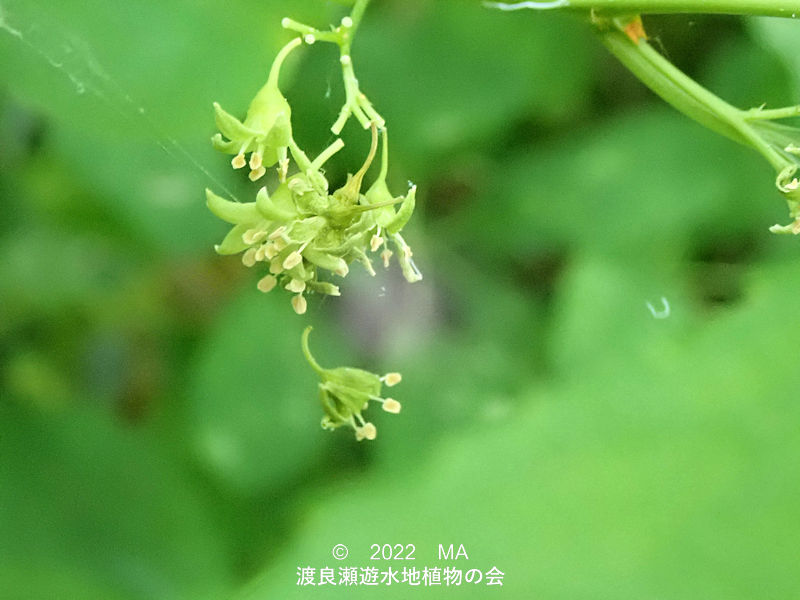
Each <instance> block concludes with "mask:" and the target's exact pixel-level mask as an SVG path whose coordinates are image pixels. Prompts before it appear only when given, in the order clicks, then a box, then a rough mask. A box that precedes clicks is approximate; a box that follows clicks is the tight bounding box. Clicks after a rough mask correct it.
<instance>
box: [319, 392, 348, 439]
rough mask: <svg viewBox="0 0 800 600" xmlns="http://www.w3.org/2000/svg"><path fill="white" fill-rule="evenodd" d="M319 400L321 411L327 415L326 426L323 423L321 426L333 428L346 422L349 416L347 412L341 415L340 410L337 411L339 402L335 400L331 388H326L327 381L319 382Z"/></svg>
mask: <svg viewBox="0 0 800 600" xmlns="http://www.w3.org/2000/svg"><path fill="white" fill-rule="evenodd" d="M319 401H320V404H322V410H323V412H324V413H325V415H326V416H327V417H328V420H327V423H328V425H327V426H326V425H325V424H323V427H325V428H326V429H335V428H336V427H339V426H340V425H343V424H344V423H346V422H347V420H348V419H349V418H350V415H349V414H345V415H343V414H341V412H339V409H340V403H338V402H337V401H336V396H334V395H333V393H332V392H331V390H330V389H329V388H328V384H327V383H320V384H319ZM343 408H346V407H343ZM323 421H324V419H323Z"/></svg>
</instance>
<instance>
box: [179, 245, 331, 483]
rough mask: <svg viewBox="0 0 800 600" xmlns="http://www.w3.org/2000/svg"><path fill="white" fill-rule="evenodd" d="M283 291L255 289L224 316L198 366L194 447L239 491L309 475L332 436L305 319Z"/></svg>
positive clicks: (192, 387) (194, 389) (193, 398)
mask: <svg viewBox="0 0 800 600" xmlns="http://www.w3.org/2000/svg"><path fill="white" fill-rule="evenodd" d="M220 260H224V259H220ZM229 260H232V259H229ZM281 291H282V290H277V291H276V292H274V293H272V294H267V295H265V294H262V293H261V292H258V291H256V289H255V284H253V285H252V286H248V287H247V289H246V290H244V291H243V293H242V294H241V296H240V297H239V298H237V300H236V301H235V302H233V303H232V304H231V305H230V306H228V307H227V308H226V310H225V312H224V313H223V314H222V315H221V316H220V318H219V320H218V321H217V322H216V324H215V325H214V327H213V329H212V331H211V332H210V334H209V335H208V337H207V338H206V340H205V341H204V343H203V344H202V347H201V348H200V350H199V353H198V356H197V358H196V361H195V363H194V365H193V367H192V371H191V372H192V375H191V385H190V400H191V403H190V412H191V415H190V419H191V425H190V427H191V431H192V434H191V435H192V442H193V446H194V448H195V450H196V453H197V456H198V457H199V458H200V460H201V462H202V464H203V465H204V466H205V467H206V468H207V469H208V470H209V472H210V473H211V474H213V476H214V477H215V478H216V479H218V480H219V481H221V482H222V483H223V484H224V485H225V486H227V487H228V488H229V489H231V490H233V491H235V492H238V493H247V494H251V493H254V492H263V491H265V490H270V491H275V490H277V489H279V488H280V487H281V486H284V485H288V484H289V483H291V482H293V481H297V480H299V479H301V478H302V477H303V475H305V474H306V473H307V471H308V470H309V469H310V468H311V467H312V466H314V465H315V464H318V463H319V462H320V461H321V460H322V459H324V458H325V455H326V451H327V448H328V444H329V442H330V440H331V437H330V434H328V433H326V432H324V431H322V430H321V429H320V419H321V418H322V411H321V408H320V406H319V401H318V398H317V386H316V378H315V374H314V372H313V371H312V370H311V368H310V367H309V366H308V365H306V363H305V360H304V359H303V356H302V354H301V352H300V333H301V331H302V329H303V327H304V326H305V322H304V321H302V320H301V319H300V318H299V317H297V315H295V314H294V312H293V311H292V308H291V306H290V304H289V298H290V297H289V296H287V295H285V294H282V293H281ZM323 331H324V329H323ZM324 335H325V334H324V333H323V332H317V334H316V335H315V338H323V337H324ZM314 341H315V342H316V341H317V340H316V339H315V340H314ZM315 347H316V343H315ZM320 360H322V358H321V357H320Z"/></svg>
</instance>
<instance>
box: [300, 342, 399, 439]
mask: <svg viewBox="0 0 800 600" xmlns="http://www.w3.org/2000/svg"><path fill="white" fill-rule="evenodd" d="M311 329H312V328H311V327H306V329H305V331H303V338H302V348H303V354H304V355H305V357H306V360H307V361H308V364H309V365H311V368H313V369H314V370H315V371H316V372H317V374H318V375H319V377H320V379H321V381H320V383H319V384H318V388H319V399H320V402H321V403H322V410H323V411H324V412H325V416H324V417H322V423H321V424H322V427H323V429H336V428H338V427H341V426H342V425H346V426H349V427H352V428H353V430H354V431H355V435H356V440H358V441H361V440H374V439H375V437H376V435H377V433H378V432H377V429H376V428H375V425H374V424H372V423H370V422H368V421H365V420H364V417H363V416H362V414H361V413H362V412H363V411H364V410H366V409H367V408H368V406H369V403H370V402H379V403H380V404H381V406H382V407H383V410H385V411H386V412H389V413H393V414H397V413H399V412H400V409H401V405H400V403H399V402H398V401H397V400H394V399H393V398H382V397H381V388H382V386H383V384H384V383H385V384H386V385H387V386H389V387H391V386H393V385H396V384H398V383H400V380H401V377H400V374H399V373H387V374H386V375H384V376H383V377H380V376H378V375H376V374H375V373H370V372H369V371H364V370H363V369H355V368H352V367H339V368H336V369H323V368H322V367H321V366H320V365H319V363H317V361H316V360H315V359H314V357H313V356H312V354H311V351H310V350H309V349H308V334H309V333H311Z"/></svg>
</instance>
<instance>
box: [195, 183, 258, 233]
mask: <svg viewBox="0 0 800 600" xmlns="http://www.w3.org/2000/svg"><path fill="white" fill-rule="evenodd" d="M206 206H208V209H209V210H210V211H211V212H212V213H214V214H215V215H216V216H218V217H219V218H220V219H222V220H223V221H225V222H227V223H231V224H233V225H240V224H246V223H256V222H258V221H263V220H264V218H263V217H262V216H261V214H260V213H259V212H258V210H257V209H256V203H255V202H231V201H230V200H225V198H222V197H221V196H217V195H216V194H215V193H214V192H212V191H211V190H209V189H208V188H206Z"/></svg>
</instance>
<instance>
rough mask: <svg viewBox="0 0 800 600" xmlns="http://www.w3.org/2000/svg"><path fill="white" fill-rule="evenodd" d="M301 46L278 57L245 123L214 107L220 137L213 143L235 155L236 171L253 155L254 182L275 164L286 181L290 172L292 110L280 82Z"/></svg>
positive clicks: (292, 44) (297, 41)
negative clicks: (291, 56)
mask: <svg viewBox="0 0 800 600" xmlns="http://www.w3.org/2000/svg"><path fill="white" fill-rule="evenodd" d="M301 43H302V41H301V39H300V38H295V39H293V40H292V41H291V42H289V43H288V44H286V45H285V46H284V47H283V48H282V49H281V51H280V52H279V53H278V55H277V56H276V57H275V60H274V62H273V63H272V67H271V68H270V72H269V77H268V78H267V83H266V84H265V85H264V87H262V88H261V90H260V91H259V92H258V93H257V94H256V96H255V98H253V101H252V102H251V103H250V107H249V108H248V109H247V116H246V117H245V119H244V121H240V120H239V119H237V118H236V117H234V116H233V115H231V114H230V113H228V112H226V111H225V110H223V109H222V107H221V106H220V105H219V104H217V103H216V102H215V103H214V112H215V119H216V123H217V127H218V128H219V130H220V133H218V134H216V135H214V137H212V138H211V142H212V144H213V145H214V148H216V149H217V150H219V151H220V152H224V153H225V154H233V155H235V156H234V157H233V160H231V165H232V166H233V168H234V169H241V168H242V167H244V166H245V165H246V164H248V161H247V160H246V158H245V155H246V154H250V160H249V166H250V175H249V177H250V180H251V181H256V180H258V179H259V178H261V177H262V176H263V175H264V173H266V168H267V167H271V166H272V165H274V164H278V172H279V173H280V176H281V179H282V180H283V179H285V178H286V173H287V171H288V169H289V157H288V152H287V148H288V147H289V144H290V141H291V139H292V126H291V116H292V110H291V107H290V106H289V103H288V102H287V100H286V98H284V96H283V94H282V93H281V91H280V89H279V87H278V78H279V75H280V69H281V66H282V65H283V61H284V60H285V59H286V57H287V56H288V55H289V53H290V52H291V51H292V50H294V49H295V48H296V47H297V46H299V45H300V44H301ZM226 138H227V139H226Z"/></svg>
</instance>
